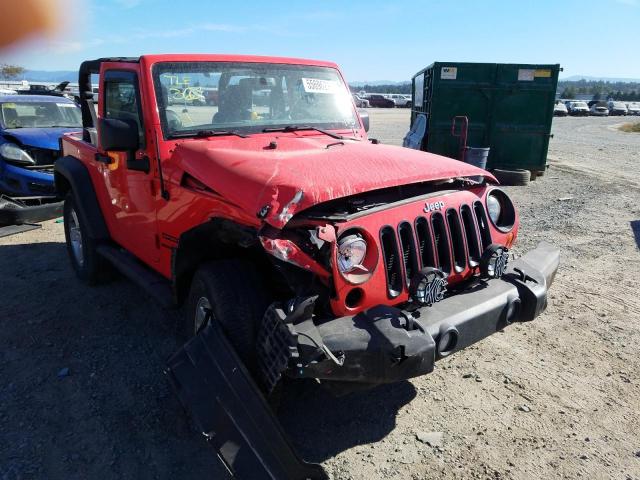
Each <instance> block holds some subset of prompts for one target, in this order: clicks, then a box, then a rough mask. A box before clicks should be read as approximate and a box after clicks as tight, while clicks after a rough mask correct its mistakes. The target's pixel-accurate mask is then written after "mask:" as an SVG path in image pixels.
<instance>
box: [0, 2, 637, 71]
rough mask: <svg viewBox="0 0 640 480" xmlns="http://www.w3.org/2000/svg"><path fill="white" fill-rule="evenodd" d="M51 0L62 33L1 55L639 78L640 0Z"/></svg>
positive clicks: (42, 65) (63, 65)
mask: <svg viewBox="0 0 640 480" xmlns="http://www.w3.org/2000/svg"><path fill="white" fill-rule="evenodd" d="M2 1H3V2H4V1H5V0H2ZM8 1H18V0H8ZM50 1H57V2H58V3H59V5H60V7H59V8H60V11H61V12H63V16H64V18H65V20H66V24H65V25H64V26H63V27H62V28H61V33H60V34H59V35H58V36H57V37H56V38H32V39H30V40H28V41H26V42H22V44H21V45H19V46H17V47H11V48H10V49H6V50H4V51H0V63H14V64H19V65H22V66H24V67H25V68H28V69H32V70H76V69H77V68H78V66H79V64H80V62H82V61H83V60H86V59H91V58H98V57H104V56H138V55H141V54H144V53H238V54H255V55H275V56H293V57H302V58H313V59H320V60H330V61H334V62H336V63H338V64H339V65H340V66H341V68H342V71H343V73H344V75H345V77H346V78H347V80H348V81H351V82H355V81H364V80H371V81H373V80H393V81H402V80H409V79H410V78H411V77H412V76H413V74H414V73H416V72H417V71H419V70H420V69H422V68H424V67H426V66H427V65H429V64H431V63H432V62H434V61H445V62H447V61H451V62H453V61H456V62H462V61H470V62H498V63H502V62H513V63H560V65H561V66H562V67H563V69H564V71H563V73H561V78H566V77H569V76H572V75H588V76H603V77H622V78H640V49H639V48H638V47H639V46H640V0H581V1H578V0H531V1H529V0H455V1H451V0H423V1H421V0H414V1H404V0H388V1H378V0H367V1H364V0H351V1H348V0H342V1H338V0H321V1H317V0H316V1H314V2H305V1H291V0H289V1H287V2H276V1H269V0H263V1H253V0H231V1H225V2H218V1H214V0H211V1H206V0H192V1H188V0H182V1H180V0H173V1H164V0H102V1H100V0H50Z"/></svg>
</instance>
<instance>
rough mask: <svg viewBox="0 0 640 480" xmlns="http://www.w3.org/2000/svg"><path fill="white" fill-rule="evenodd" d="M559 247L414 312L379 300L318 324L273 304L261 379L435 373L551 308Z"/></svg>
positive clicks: (378, 378)
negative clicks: (443, 362)
mask: <svg viewBox="0 0 640 480" xmlns="http://www.w3.org/2000/svg"><path fill="white" fill-rule="evenodd" d="M559 258H560V254H559V251H558V250H557V249H556V248H555V247H553V246H551V245H549V244H547V243H541V244H540V245H538V247H537V248H536V249H534V250H532V251H530V252H528V253H527V254H526V255H524V256H522V257H520V258H519V259H517V260H515V261H512V262H510V264H509V267H508V269H507V271H506V273H505V274H504V275H503V276H502V277H501V278H499V279H490V280H485V279H483V280H478V281H477V282H476V283H475V284H473V285H470V286H467V287H466V288H465V289H464V290H462V291H458V292H455V293H454V294H452V295H450V296H448V297H447V298H445V299H444V300H442V301H440V302H438V303H435V304H433V305H432V306H428V307H422V308H419V309H417V310H414V311H412V312H409V311H407V310H402V309H400V308H395V307H389V306H384V305H379V306H377V307H374V308H371V309H369V310H367V311H365V312H362V313H360V314H358V315H355V316H350V317H342V318H337V319H333V320H329V321H326V322H318V321H317V320H314V319H313V318H312V317H311V311H312V309H311V308H308V305H307V306H306V307H307V310H306V312H305V311H304V309H305V305H301V308H297V309H295V310H294V311H293V312H292V313H290V314H289V315H285V314H284V312H283V311H282V310H281V309H277V308H274V307H273V306H272V308H271V309H270V310H269V311H268V312H267V314H266V315H265V319H264V323H263V328H262V329H261V332H260V336H259V345H258V351H259V357H260V368H261V373H262V375H261V376H262V378H263V381H264V384H265V387H266V388H267V389H270V388H273V385H275V383H276V382H277V381H278V379H279V377H280V375H281V374H282V373H285V374H286V375H288V376H290V377H295V378H317V379H323V380H336V381H341V382H357V383H364V384H380V383H391V382H397V381H400V380H405V379H407V378H411V377H416V376H419V375H424V374H426V373H430V372H432V371H433V368H434V365H435V362H436V361H437V360H439V359H441V358H443V357H446V356H448V355H450V354H452V353H455V352H457V351H459V350H462V349H464V348H466V347H468V346H469V345H471V344H473V343H475V342H477V341H479V340H481V339H483V338H485V337H488V336H489V335H491V334H493V333H495V332H497V331H499V330H502V329H503V328H504V327H506V326H507V325H509V324H511V323H514V322H528V321H531V320H533V319H534V318H536V317H537V316H538V315H540V314H541V313H542V312H543V311H544V310H545V308H546V307H547V290H548V288H549V286H550V285H551V283H552V282H553V279H554V277H555V274H556V271H557V269H558V264H559Z"/></svg>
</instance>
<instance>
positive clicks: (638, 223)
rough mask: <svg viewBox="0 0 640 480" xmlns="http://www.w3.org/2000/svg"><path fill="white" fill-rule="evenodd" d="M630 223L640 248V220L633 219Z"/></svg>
mask: <svg viewBox="0 0 640 480" xmlns="http://www.w3.org/2000/svg"><path fill="white" fill-rule="evenodd" d="M630 223H631V231H632V232H633V236H634V237H635V239H636V245H637V246H638V248H640V220H632V221H631V222H630Z"/></svg>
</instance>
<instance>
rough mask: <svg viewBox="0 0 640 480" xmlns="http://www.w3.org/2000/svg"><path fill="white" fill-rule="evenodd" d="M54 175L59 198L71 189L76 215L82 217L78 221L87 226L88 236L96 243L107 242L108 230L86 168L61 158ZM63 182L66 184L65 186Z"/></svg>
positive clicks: (77, 161)
mask: <svg viewBox="0 0 640 480" xmlns="http://www.w3.org/2000/svg"><path fill="white" fill-rule="evenodd" d="M54 175H55V181H56V190H57V191H58V193H59V194H60V195H61V196H63V195H65V194H66V190H67V189H68V188H69V187H70V188H71V190H72V192H73V196H74V200H75V202H76V206H77V209H78V215H80V216H81V217H82V218H81V219H80V221H81V222H82V223H84V225H86V226H87V230H88V231H89V236H90V237H91V238H93V239H94V240H97V241H107V240H109V239H110V235H109V230H108V229H107V224H106V223H105V221H104V217H103V216H102V210H100V204H99V203H98V197H97V196H96V192H95V190H94V188H93V182H92V181H91V176H90V175H89V171H88V170H87V167H85V166H84V165H83V164H82V162H81V161H80V160H78V159H77V158H75V157H71V156H66V157H61V158H59V159H58V160H56V163H55V167H54ZM65 181H66V182H67V183H68V185H67V186H65Z"/></svg>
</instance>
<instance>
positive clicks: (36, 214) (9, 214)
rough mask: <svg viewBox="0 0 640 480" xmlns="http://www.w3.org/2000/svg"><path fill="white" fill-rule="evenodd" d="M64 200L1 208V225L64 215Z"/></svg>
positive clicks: (43, 219) (26, 222) (32, 221)
mask: <svg viewBox="0 0 640 480" xmlns="http://www.w3.org/2000/svg"><path fill="white" fill-rule="evenodd" d="M63 204H64V202H62V201H59V202H52V203H45V204H42V205H34V206H21V207H19V208H14V207H13V205H12V206H11V207H7V208H0V226H4V225H23V224H30V223H38V222H44V221H45V220H52V219H54V218H57V217H61V216H62V206H63Z"/></svg>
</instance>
